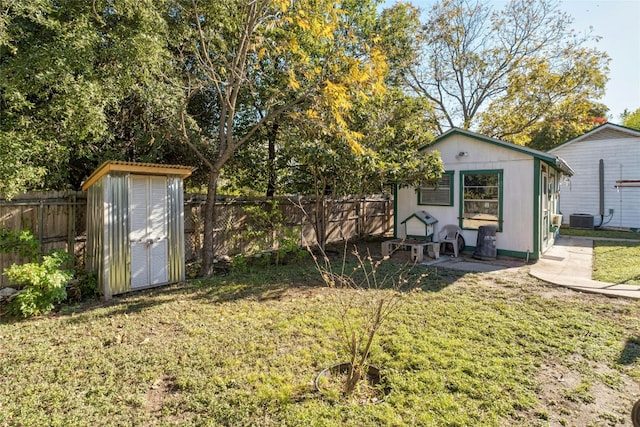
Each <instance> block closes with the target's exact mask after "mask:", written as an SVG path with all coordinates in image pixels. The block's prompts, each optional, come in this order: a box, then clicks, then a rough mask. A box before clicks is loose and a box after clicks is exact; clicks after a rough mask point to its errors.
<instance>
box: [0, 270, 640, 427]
mask: <svg viewBox="0 0 640 427" xmlns="http://www.w3.org/2000/svg"><path fill="white" fill-rule="evenodd" d="M352 292H355V291H354V290H335V289H328V288H324V287H322V286H320V282H319V280H318V276H317V273H316V272H315V270H314V267H313V265H312V263H311V262H309V261H308V260H303V261H301V262H299V263H298V264H297V265H290V266H281V267H269V268H266V267H264V268H261V267H253V268H252V269H250V270H249V271H245V272H232V273H230V274H229V275H227V276H223V277H218V278H214V279H211V280H202V281H191V282H188V283H187V284H182V285H176V286H170V287H165V288H160V289H155V290H152V291H147V292H141V293H137V294H132V295H129V296H124V297H118V298H115V299H114V300H113V301H112V302H110V303H100V302H90V303H86V304H83V305H78V306H74V307H66V308H63V309H62V310H61V311H60V312H58V313H56V314H53V315H50V316H47V317H43V318H36V319H32V320H20V319H17V320H16V319H8V321H6V322H5V323H3V324H0V360H1V361H2V363H1V364H0V426H5V425H8V426H14V425H16V426H18V425H19V426H43V425H51V426H55V425H58V426H69V425H92V426H101V425H145V426H146V425H173V424H180V425H229V426H243V425H258V426H284V425H289V426H307V425H311V426H335V425H353V426H378V425H397V426H401V425H421V426H504V425H513V426H546V425H549V424H550V423H553V425H581V426H585V425H593V426H600V425H630V424H629V419H630V418H629V411H630V408H631V405H632V404H633V402H634V401H635V400H636V399H637V398H640V389H638V387H637V385H636V384H637V381H639V380H640V318H639V316H638V312H639V309H640V303H638V302H635V301H628V300H618V299H608V298H605V297H601V296H597V295H585V294H580V293H574V292H572V291H568V290H565V289H558V288H554V287H550V286H547V285H544V284H542V283H541V282H538V281H536V280H533V279H531V278H530V277H529V276H528V275H526V273H509V274H498V275H491V274H487V275H478V274H466V275H464V276H462V275H461V274H459V273H453V272H450V271H447V270H443V269H440V270H429V277H428V283H426V284H425V285H424V286H423V288H422V290H420V291H419V292H412V293H410V294H406V295H405V296H404V302H403V306H402V310H401V311H399V312H397V313H396V314H394V315H393V316H392V317H391V318H390V319H389V323H388V324H386V326H385V327H384V328H383V330H382V331H381V333H380V336H379V338H378V340H377V341H376V342H375V345H374V348H373V352H372V362H373V363H375V364H376V365H378V366H380V367H382V368H383V370H384V372H385V373H386V375H387V380H388V384H389V385H390V386H391V388H392V392H391V394H390V395H389V397H388V399H387V400H386V401H385V402H384V403H381V404H370V405H359V404H357V403H353V402H350V401H347V400H342V399H336V398H327V397H323V396H322V395H319V394H318V393H317V392H316V391H315V390H314V389H313V387H312V381H313V379H314V377H315V375H316V373H317V372H319V371H320V370H321V369H322V368H324V367H326V366H328V365H330V364H333V363H335V362H337V361H342V360H344V358H345V354H344V352H343V350H342V349H341V348H340V347H339V346H337V341H336V332H335V331H336V327H337V325H338V319H337V318H336V315H335V313H336V307H335V300H336V299H335V295H336V293H340V295H342V296H345V294H346V295H347V297H348V294H349V293H352ZM367 292H371V293H374V292H379V291H376V290H369V291H367ZM5 320H7V319H5ZM612 396H613V397H615V398H612ZM576 420H577V421H576Z"/></svg>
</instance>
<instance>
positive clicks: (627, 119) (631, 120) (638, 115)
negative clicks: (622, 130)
mask: <svg viewBox="0 0 640 427" xmlns="http://www.w3.org/2000/svg"><path fill="white" fill-rule="evenodd" d="M622 125H623V126H626V127H628V128H631V129H638V130H640V108H638V109H637V110H636V111H633V112H629V111H627V110H626V109H625V110H624V113H622Z"/></svg>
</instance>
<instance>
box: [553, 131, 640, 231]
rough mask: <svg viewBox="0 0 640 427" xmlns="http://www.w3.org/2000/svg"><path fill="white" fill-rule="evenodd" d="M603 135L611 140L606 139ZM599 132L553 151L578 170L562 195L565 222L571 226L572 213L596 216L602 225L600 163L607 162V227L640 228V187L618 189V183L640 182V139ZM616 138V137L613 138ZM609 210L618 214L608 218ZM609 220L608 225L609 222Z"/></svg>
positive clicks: (562, 190)
mask: <svg viewBox="0 0 640 427" xmlns="http://www.w3.org/2000/svg"><path fill="white" fill-rule="evenodd" d="M603 136H608V137H610V138H609V139H602V137H603ZM615 136H616V135H615V134H611V133H609V134H606V133H604V134H603V133H602V132H599V133H596V134H594V135H593V137H591V136H588V137H587V138H585V139H583V140H579V141H575V142H571V143H568V144H566V145H564V146H560V147H558V148H557V149H555V150H553V154H555V155H558V156H560V157H562V158H563V159H564V160H566V161H567V163H569V165H570V166H571V168H573V170H574V171H575V175H574V176H572V177H571V179H570V181H569V182H568V183H564V184H563V185H562V187H561V190H560V191H561V193H560V211H561V212H562V214H563V217H562V222H563V223H565V224H568V223H569V217H570V215H571V214H576V213H582V214H592V215H594V216H595V218H594V224H595V225H599V224H600V199H599V197H600V196H599V172H598V170H599V162H600V159H602V160H603V161H604V213H605V219H604V221H605V224H604V225H605V226H609V227H634V228H635V227H640V188H621V189H620V190H619V191H618V190H617V189H616V188H615V185H616V180H619V179H640V137H635V138H634V137H629V136H628V135H626V137H625V135H624V134H622V133H618V136H617V137H615ZM611 137H613V138H611ZM609 209H613V210H614V213H613V216H612V217H611V218H609V217H608V214H609ZM607 221H608V222H607Z"/></svg>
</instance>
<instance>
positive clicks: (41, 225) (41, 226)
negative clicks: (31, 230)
mask: <svg viewBox="0 0 640 427" xmlns="http://www.w3.org/2000/svg"><path fill="white" fill-rule="evenodd" d="M38 240H39V241H40V255H44V200H43V199H40V204H39V205H38Z"/></svg>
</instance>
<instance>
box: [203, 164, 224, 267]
mask: <svg viewBox="0 0 640 427" xmlns="http://www.w3.org/2000/svg"><path fill="white" fill-rule="evenodd" d="M219 176H220V171H218V170H211V171H210V172H209V184H208V185H207V201H206V203H205V205H204V239H203V242H202V266H201V267H200V276H203V277H209V276H212V275H213V260H214V259H215V256H216V251H215V244H214V243H215V240H214V235H213V233H214V227H215V219H216V196H217V193H218V177H219Z"/></svg>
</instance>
